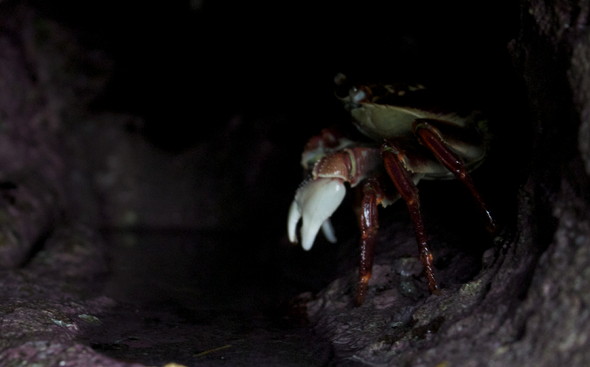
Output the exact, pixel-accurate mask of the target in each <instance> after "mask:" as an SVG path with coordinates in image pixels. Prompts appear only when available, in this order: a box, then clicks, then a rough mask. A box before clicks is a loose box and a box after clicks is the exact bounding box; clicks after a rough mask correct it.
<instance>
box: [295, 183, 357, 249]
mask: <svg viewBox="0 0 590 367" xmlns="http://www.w3.org/2000/svg"><path fill="white" fill-rule="evenodd" d="M345 193H346V188H345V187H344V183H343V182H342V180H339V179H337V178H325V179H318V180H311V181H308V182H306V183H304V184H303V185H302V186H301V187H300V188H299V189H298V190H297V193H296V194H295V199H294V200H293V203H292V204H291V208H290V209H289V218H288V223H287V227H288V234H289V240H290V241H291V242H293V243H297V224H298V223H299V220H300V219H301V222H302V223H301V236H300V237H301V247H303V249H304V250H309V249H311V247H312V246H313V243H314V241H315V238H316V236H317V234H318V232H319V230H320V227H321V228H322V231H323V233H324V235H325V236H326V238H327V239H328V241H330V242H336V236H335V235H334V230H333V228H332V224H331V223H330V219H329V218H330V217H331V216H332V214H334V212H335V211H336V209H338V207H339V206H340V204H341V203H342V200H343V199H344V194H345Z"/></svg>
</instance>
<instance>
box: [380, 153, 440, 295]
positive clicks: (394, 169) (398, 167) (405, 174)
mask: <svg viewBox="0 0 590 367" xmlns="http://www.w3.org/2000/svg"><path fill="white" fill-rule="evenodd" d="M381 154H382V156H383V161H384V163H385V169H386V170H387V173H388V174H389V177H390V178H391V180H392V181H393V184H394V185H395V187H396V189H397V191H398V192H399V194H400V195H401V197H402V198H403V199H404V201H405V202H406V205H407V206H408V211H409V212H410V217H411V219H412V222H413V223H414V231H415V233H416V240H417V241H418V250H419V252H420V261H421V262H422V264H423V265H424V274H425V275H426V280H427V282H428V289H430V292H432V293H436V292H437V291H438V284H437V282H436V279H435V277H434V265H433V256H432V253H431V252H430V248H429V246H428V240H427V237H426V231H425V229H424V222H423V221H422V214H421V213H420V197H419V194H418V188H417V187H416V184H414V181H413V180H412V174H411V173H410V172H409V171H408V170H407V169H406V163H405V156H404V153H403V151H401V150H400V149H399V147H397V146H395V144H394V143H393V142H385V143H384V144H383V146H382V150H381Z"/></svg>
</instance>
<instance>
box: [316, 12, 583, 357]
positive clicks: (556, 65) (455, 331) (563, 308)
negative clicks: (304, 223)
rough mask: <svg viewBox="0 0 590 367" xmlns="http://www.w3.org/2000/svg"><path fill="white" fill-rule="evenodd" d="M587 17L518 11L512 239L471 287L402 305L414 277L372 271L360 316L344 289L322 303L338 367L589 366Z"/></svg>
mask: <svg viewBox="0 0 590 367" xmlns="http://www.w3.org/2000/svg"><path fill="white" fill-rule="evenodd" d="M588 5H589V4H588V3H587V2H585V1H582V2H577V3H576V2H574V1H557V2H552V3H548V2H543V1H525V2H523V4H522V19H521V21H522V24H521V30H520V33H519V35H518V37H516V38H515V39H514V40H513V41H512V43H511V45H510V49H511V54H512V55H513V60H514V65H515V67H516V69H517V70H519V71H520V72H521V73H522V76H523V80H524V84H525V88H526V91H527V92H526V93H527V100H528V103H529V111H530V117H529V118H530V121H531V128H530V130H529V131H528V133H529V134H530V135H531V145H530V149H531V154H530V162H529V163H527V164H526V166H524V167H522V168H521V169H524V170H526V172H527V178H526V181H525V182H524V184H523V185H522V187H521V189H520V190H519V191H518V193H517V194H515V196H514V197H515V198H516V200H517V202H518V206H517V219H516V227H515V228H514V229H510V228H506V229H505V231H504V232H501V233H500V234H499V235H498V236H497V237H496V238H495V240H494V245H493V246H492V247H491V248H490V249H489V250H487V251H486V252H485V253H484V258H483V262H482V267H481V270H480V271H479V273H478V274H477V275H476V276H475V277H474V278H473V279H471V280H470V281H468V282H467V283H465V284H463V285H460V286H452V287H447V288H446V289H445V290H444V291H443V292H442V294H441V295H438V296H429V295H427V294H425V292H424V291H420V292H418V293H417V294H416V293H414V292H410V294H409V295H408V294H407V292H408V291H407V289H408V286H407V283H408V282H411V283H410V284H414V283H413V282H414V280H413V279H412V277H411V276H410V277H408V274H410V275H411V274H412V273H411V272H407V271H400V270H399V267H398V266H397V265H395V264H394V265H393V266H392V265H391V264H388V263H387V262H385V263H384V262H382V261H380V263H378V264H377V269H376V274H375V279H374V281H373V288H374V293H373V294H371V296H370V297H369V299H368V300H367V302H366V304H364V305H363V306H362V307H361V308H359V309H352V308H350V292H348V294H347V292H345V291H346V290H347V289H349V286H348V285H346V284H347V283H350V282H351V281H352V279H339V280H337V281H336V282H334V283H333V284H332V285H330V286H329V287H328V288H327V289H326V290H324V291H322V293H321V294H320V296H319V298H318V299H317V300H314V301H313V302H311V303H310V304H309V314H310V317H311V318H312V319H313V320H314V321H315V322H316V328H317V330H319V331H320V332H321V333H323V335H326V337H327V338H329V339H330V340H332V342H333V344H334V346H335V350H336V355H337V356H338V357H339V358H340V361H341V364H342V365H349V364H350V365H356V364H359V365H371V366H377V365H398V366H410V365H411V366H433V365H437V366H483V365H485V366H519V365H535V366H556V365H569V366H585V365H588V364H589V363H590V353H589V350H590V349H589V348H588V346H589V343H590V334H589V330H590V313H589V312H588V301H589V300H588V294H590V288H589V284H590V281H589V280H590V279H589V276H590V272H589V271H588V266H589V265H590V222H589V221H590V216H589V213H590V208H589V200H588V199H589V195H588V193H589V192H590V190H589V189H590V187H589V180H588V173H589V171H588V163H589V162H588V144H589V142H590V140H588V118H589V115H588V108H589V107H588V106H589V104H590V100H589V99H588V95H589V94H588V88H589V86H590V84H589V83H588V75H589V74H588V71H589V70H588V62H589V61H588V60H589V53H588V47H589V46H590V44H589V41H590V39H589V37H588V35H589V34H590V33H589V28H588V10H589V8H588ZM520 122H521V123H522V121H520ZM521 143H522V144H525V143H526V140H523V141H521ZM525 167H526V168H525ZM505 199H506V200H510V198H509V197H507V198H506V197H505ZM405 240H406V239H405V238H403V239H402V241H405ZM384 241H386V243H387V242H388V241H396V242H398V245H399V241H400V239H399V236H398V238H392V237H389V236H386V237H385V238H384ZM407 241H411V238H408V239H407ZM385 246H387V245H386V244H385ZM435 252H436V250H435ZM385 256H386V257H388V258H391V254H389V255H385ZM441 277H442V278H443V279H444V278H445V276H444V275H441ZM392 284H393V285H392ZM416 288H418V289H419V285H412V288H411V289H416ZM343 294H345V296H343ZM354 318H356V321H351V320H354Z"/></svg>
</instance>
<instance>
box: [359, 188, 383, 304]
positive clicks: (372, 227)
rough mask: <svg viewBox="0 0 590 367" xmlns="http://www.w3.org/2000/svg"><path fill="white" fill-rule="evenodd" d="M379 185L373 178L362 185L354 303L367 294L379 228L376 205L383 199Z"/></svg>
mask: <svg viewBox="0 0 590 367" xmlns="http://www.w3.org/2000/svg"><path fill="white" fill-rule="evenodd" d="M382 198H383V194H382V191H381V187H380V185H379V183H378V182H377V180H376V179H375V178H370V179H368V180H367V181H366V182H365V183H364V184H363V187H362V198H361V203H360V212H359V224H360V228H361V244H360V247H361V256H360V264H359V283H358V288H357V290H356V296H355V304H356V305H357V306H359V305H361V304H362V303H363V301H364V299H365V296H366V294H367V288H368V285H369V280H370V279H371V272H372V269H373V259H374V257H375V236H376V235H377V231H378V229H379V216H378V210H377V206H378V205H379V203H380V202H381V201H382V200H383V199H382Z"/></svg>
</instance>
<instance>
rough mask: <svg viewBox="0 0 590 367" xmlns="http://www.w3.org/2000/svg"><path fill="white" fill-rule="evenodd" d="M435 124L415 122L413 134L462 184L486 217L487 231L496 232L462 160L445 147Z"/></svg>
mask: <svg viewBox="0 0 590 367" xmlns="http://www.w3.org/2000/svg"><path fill="white" fill-rule="evenodd" d="M435 123H436V121H430V120H428V119H420V120H416V122H415V123H414V133H415V134H416V135H417V136H418V138H419V139H420V142H422V144H424V146H426V147H427V148H428V149H429V150H430V151H431V152H432V153H433V154H434V156H435V157H436V159H437V160H438V161H439V162H440V163H441V164H442V165H444V166H445V167H446V168H447V169H448V170H449V171H451V172H452V173H453V174H454V175H455V177H457V179H459V180H460V181H461V182H463V184H464V185H465V186H466V187H467V189H468V190H469V191H470V192H471V195H472V196H473V197H474V198H475V200H476V201H477V203H478V205H479V207H480V208H481V211H482V212H483V214H484V216H485V217H486V220H487V228H488V231H490V232H494V231H495V230H496V222H495V221H494V218H493V217H492V214H491V212H490V210H489V209H488V207H487V205H486V204H485V202H484V201H483V199H482V198H481V195H480V194H479V192H478V191H477V189H476V188H475V185H474V184H473V180H472V179H471V176H470V175H469V173H468V172H467V168H465V164H464V163H463V160H462V159H461V158H460V157H459V156H458V155H457V154H455V153H454V152H453V151H452V150H451V149H450V148H449V147H448V146H447V144H446V143H445V141H444V139H443V138H442V136H441V133H440V131H439V130H438V129H437V128H436V127H435V126H434V125H433V124H435Z"/></svg>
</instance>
